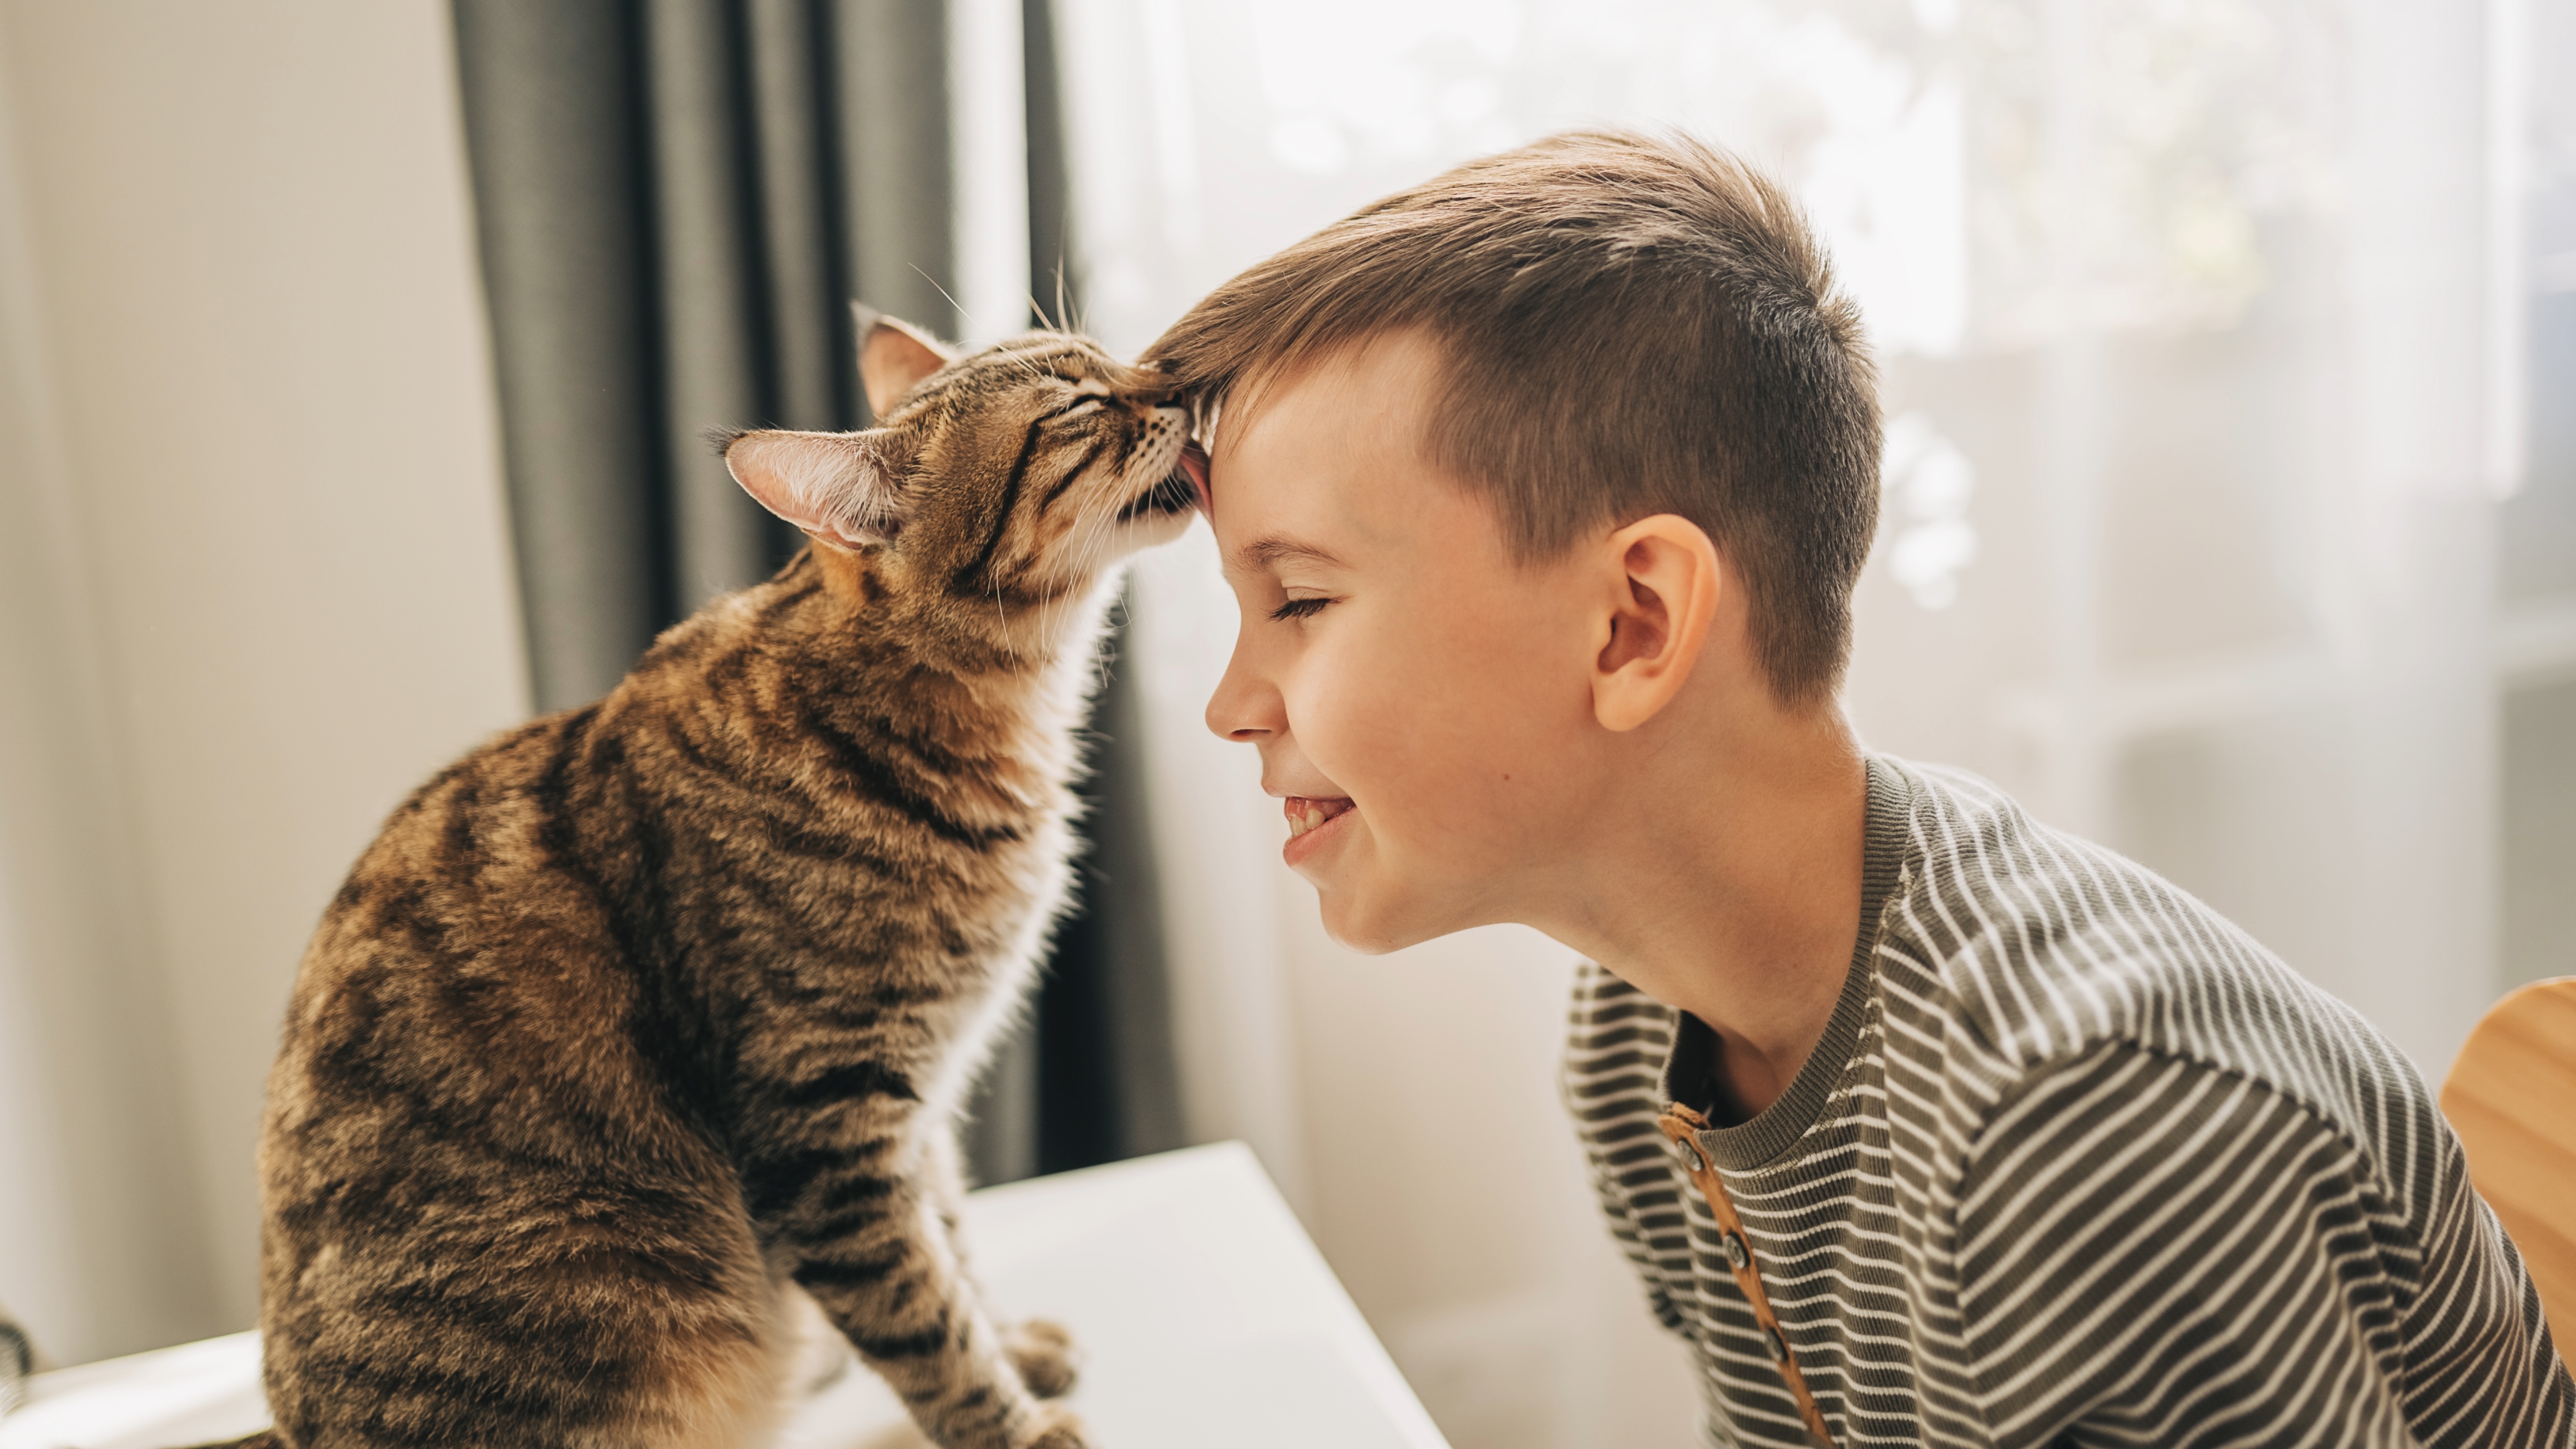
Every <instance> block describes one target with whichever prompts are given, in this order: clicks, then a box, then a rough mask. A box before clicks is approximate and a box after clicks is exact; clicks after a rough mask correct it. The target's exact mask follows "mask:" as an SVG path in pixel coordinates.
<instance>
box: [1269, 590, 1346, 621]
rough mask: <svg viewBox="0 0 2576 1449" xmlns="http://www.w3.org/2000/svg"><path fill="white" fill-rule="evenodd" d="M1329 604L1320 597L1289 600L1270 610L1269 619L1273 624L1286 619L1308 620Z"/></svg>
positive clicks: (1329, 600) (1325, 599)
mask: <svg viewBox="0 0 2576 1449" xmlns="http://www.w3.org/2000/svg"><path fill="white" fill-rule="evenodd" d="M1331 602H1332V600H1331V599H1329V598H1325V597H1322V596H1320V595H1319V596H1317V597H1315V598H1311V599H1290V600H1289V601H1288V602H1286V603H1284V604H1281V605H1280V606H1279V607H1278V608H1275V609H1273V610H1271V611H1270V618H1271V620H1272V621H1273V622H1274V623H1275V622H1280V621H1284V620H1288V619H1310V618H1313V617H1314V616H1315V615H1316V614H1317V613H1318V612H1320V611H1321V610H1322V609H1323V607H1324V606H1325V605H1326V604H1329V603H1331Z"/></svg>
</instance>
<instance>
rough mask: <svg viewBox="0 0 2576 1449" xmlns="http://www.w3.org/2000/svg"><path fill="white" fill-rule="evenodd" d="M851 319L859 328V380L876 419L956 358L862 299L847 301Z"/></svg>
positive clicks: (946, 348)
mask: <svg viewBox="0 0 2576 1449" xmlns="http://www.w3.org/2000/svg"><path fill="white" fill-rule="evenodd" d="M850 319H851V320H852V321H853V322H855V323H857V324H858V329H859V382H860V384H861V385H862V386H864V387H865V388H866V389H867V394H868V411H869V412H870V413H871V414H873V415H875V416H876V417H877V418H879V419H883V418H884V417H885V415H886V414H887V413H889V412H891V411H893V410H894V405H895V404H896V403H898V402H900V401H902V400H903V395H904V394H905V393H908V392H910V391H912V389H913V385H914V384H916V383H918V382H920V381H921V380H922V379H923V378H925V377H928V376H930V375H931V374H932V373H934V372H937V371H938V370H939V369H941V368H943V367H946V366H947V365H948V364H950V363H952V362H954V361H956V360H957V353H956V351H955V350H954V349H952V348H950V347H949V346H948V345H947V344H946V343H943V342H941V341H940V340H939V339H938V338H936V337H933V336H931V335H930V334H929V333H927V332H924V331H922V330H921V329H920V328H918V327H915V326H913V325H912V324H911V323H909V322H906V321H903V320H902V319H900V318H896V317H888V316H886V315H885V314H884V313H882V312H876V311H872V310H870V309H869V308H868V307H867V306H865V305H864V304H862V303H858V302H852V303H851V304H850Z"/></svg>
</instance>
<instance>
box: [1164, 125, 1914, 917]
mask: <svg viewBox="0 0 2576 1449" xmlns="http://www.w3.org/2000/svg"><path fill="white" fill-rule="evenodd" d="M1149 356H1151V357H1152V358H1154V359H1156V360H1159V361H1160V362H1161V363H1162V364H1163V365H1164V367H1165V368H1166V369H1168V370H1169V371H1170V372H1171V373H1172V374H1173V376H1174V378H1175V380H1176V381H1177V382H1179V383H1180V384H1181V385H1182V386H1184V387H1187V388H1190V389H1192V390H1193V391H1194V393H1195V394H1196V395H1197V397H1198V398H1199V400H1200V403H1201V406H1202V408H1203V409H1204V410H1206V411H1207V412H1208V413H1210V414H1212V415H1213V416H1214V417H1215V418H1216V419H1217V426H1216V428H1215V438H1214V443H1215V450H1214V459H1215V461H1214V472H1213V480H1212V497H1213V508H1212V510H1211V519H1212V522H1213V523H1214V525H1215V527H1216V530H1217V535H1218V541H1219V543H1220V546H1221V547H1222V548H1223V549H1224V550H1225V554H1226V566H1227V572H1228V575H1229V578H1230V579H1231V580H1232V582H1233V584H1234V586H1235V588H1236V591H1237V593H1238V596H1239V598H1240V599H1241V602H1242V604H1243V609H1244V614H1243V633H1242V636H1241V639H1240V641H1239V642H1238V645H1237V649H1236V655H1235V660H1234V664H1233V666H1232V668H1230V669H1229V671H1228V674H1227V678H1226V682H1225V684H1224V685H1223V686H1222V687H1221V688H1220V689H1219V691H1218V694H1217V696H1216V698H1215V699H1214V700H1212V701H1211V702H1210V704H1209V723H1210V725H1211V727H1213V728H1215V729H1216V730H1217V731H1218V732H1219V733H1220V734H1224V735H1226V736H1228V737H1229V738H1236V739H1243V740H1248V741H1252V742H1256V743H1259V744H1260V745H1261V746H1262V749H1263V757H1264V773H1265V783H1266V784H1267V786H1268V787H1269V788H1270V789H1271V791H1272V792H1273V793H1275V794H1283V795H1287V796H1289V797H1291V800H1290V810H1289V813H1290V820H1291V828H1292V829H1299V828H1300V827H1301V826H1303V825H1304V824H1305V822H1306V821H1308V820H1312V819H1314V818H1316V817H1317V816H1324V817H1326V818H1328V819H1329V820H1330V823H1329V824H1328V825H1326V826H1325V827H1324V828H1322V829H1320V830H1314V831H1312V832H1311V833H1301V834H1299V836H1298V837H1297V838H1294V839H1292V840H1291V841H1290V843H1289V850H1288V854H1289V857H1290V860H1291V863H1292V864H1294V865H1296V866H1297V867H1298V869H1299V870H1300V871H1301V872H1302V873H1304V874H1306V875H1307V876H1308V878H1309V879H1311V880H1313V881H1314V882H1315V883H1316V884H1317V886H1318V887H1319V888H1320V889H1321V890H1322V892H1323V894H1324V897H1325V913H1326V920H1327V923H1328V925H1330V926H1332V928H1333V929H1334V932H1335V934H1336V935H1338V936H1340V937H1341V938H1342V939H1344V940H1346V941H1349V942H1351V943H1353V944H1356V945H1361V946H1374V947H1380V948H1384V947H1392V946H1395V945H1401V944H1404V943H1406V942H1407V941H1411V940H1418V939H1422V938H1424V937H1427V936H1430V935H1435V934H1439V933H1441V932H1443V931H1447V930H1454V929H1458V928H1460V927H1462V926H1466V925H1472V924H1476V923H1478V922H1479V921H1484V920H1496V919H1528V916H1527V915H1526V914H1525V913H1524V912H1523V910H1522V909H1521V907H1520V905H1518V904H1516V903H1517V902H1521V901H1524V900H1526V898H1527V896H1528V893H1529V891H1530V890H1531V889H1533V888H1534V887H1535V882H1533V881H1532V880H1530V879H1528V876H1529V873H1530V872H1531V871H1532V870H1543V869H1547V868H1551V867H1561V866H1562V865H1563V864H1564V863H1566V861H1567V852H1569V851H1575V852H1579V851H1580V850H1581V849H1582V848H1583V836H1584V833H1585V831H1586V830H1587V829H1589V828H1590V827H1591V826H1592V825H1594V824H1596V823H1601V824H1606V823H1609V822H1608V821H1606V820H1605V816H1615V815H1616V814H1617V813H1618V807H1619V803H1620V802H1619V796H1620V792H1621V789H1622V788H1623V783H1624V781H1625V779H1626V778H1627V777H1632V776H1634V775H1635V774H1636V771H1635V770H1633V769H1631V768H1630V766H1631V765H1633V764H1634V763H1635V759H1634V756H1635V753H1636V752H1637V751H1638V750H1639V749H1640V748H1641V747H1642V748H1647V749H1652V750H1654V751H1656V752H1658V753H1660V754H1664V755H1669V754H1670V750H1669V744H1670V740H1669V739H1668V738H1667V737H1668V736H1672V735H1674V734H1675V733H1676V732H1679V733H1680V734H1684V735H1687V736H1688V737H1689V738H1691V739H1692V740H1694V741H1697V742H1699V743H1701V744H1706V743H1709V742H1710V741H1711V740H1712V739H1713V738H1715V737H1716V736H1722V735H1729V734H1733V733H1738V732H1740V731H1741V730H1742V729H1743V728H1746V727H1748V726H1749V725H1750V724H1752V723H1753V722H1755V719H1756V717H1759V719H1762V720H1770V721H1776V722H1780V723H1782V724H1795V723H1796V722H1798V721H1812V720H1814V719H1816V718H1818V717H1829V716H1830V715H1831V713H1832V708H1833V705H1832V701H1833V695H1834V692H1835V689H1836V687H1837V686H1838V684H1839V683H1840V679H1841V675H1842V670H1843V664H1844V660H1845V658H1846V656H1847V654H1848V652H1849V644H1850V632H1851V622H1850V620H1851V613H1850V598H1851V589H1852V584H1853V581H1854V579H1855V578H1856V576H1857V575H1858V573H1859V571H1860V567H1861V563H1862V560H1863V559H1864V557H1865V556H1866V554H1867V552H1868V548H1869V543H1870V539H1871V535H1872V533H1873V531H1874V528H1875V523H1876V517H1877V502H1878V452H1879V422H1878V408H1877V402H1876V397H1875V391H1874V385H1873V379H1872V375H1871V368H1870V363H1869V359H1868V356H1867V353H1866V351H1865V349H1864V347H1863V344H1862V341H1861V336H1860V325H1859V317H1858V314H1857V312H1856V310H1855V309H1854V308H1853V307H1852V306H1851V304H1850V303H1849V302H1848V301H1846V300H1844V299H1842V298H1841V297H1839V296H1838V295H1836V294H1835V292H1834V290H1833V282H1832V278H1831V275H1830V272H1829V270H1828V268H1827V266H1826V263H1825V260H1824V257H1823V255H1822V254H1821V252H1820V251H1819V250H1818V249H1817V247H1816V245H1815V243H1814V242H1813V240H1812V239H1811V238H1810V237H1809V236H1808V234H1807V231H1806V228H1805V225H1804V223H1803V221H1802V220H1801V218H1800V217H1799V215H1798V213H1797V211H1796V208H1795V207H1794V206H1793V205H1792V204H1791V203H1790V202H1789V201H1788V199H1787V197H1786V196H1785V195H1784V194H1783V193H1782V192H1781V191H1780V190H1779V189H1778V188H1777V187H1776V186H1775V185H1773V184H1772V183H1771V182H1769V181H1768V180H1766V179H1765V178H1763V177H1761V176H1759V175H1758V174H1756V173H1754V172H1753V171H1751V170H1750V169H1748V168H1746V167H1745V166H1743V165H1742V164H1741V163H1739V162H1737V161H1736V160H1734V159H1733V158H1732V157H1729V156H1727V155H1725V154H1723V153H1721V152H1718V151H1716V150H1714V149H1712V148H1709V147H1707V146H1704V145H1701V144H1699V143H1696V142H1693V141H1690V140H1687V139H1682V138H1678V137H1670V138H1653V137H1646V136H1641V135H1634V134H1625V133H1611V132H1582V133H1575V134H1569V135H1563V136H1557V137H1553V138H1550V139H1548V140H1545V141H1541V142H1539V143H1537V144H1535V145H1531V146H1528V147H1524V148H1522V149H1520V150H1517V151H1511V152H1506V153H1504V154H1502V155H1499V156H1493V157H1488V158H1486V159H1483V160H1480V161H1475V162H1470V163H1468V164H1467V165H1464V166H1461V167H1459V168H1457V169H1456V170H1453V171H1451V172H1449V173H1447V174H1445V175H1442V176H1439V177H1436V178H1434V179H1432V180H1430V181H1428V182H1425V183H1424V184H1422V185H1421V186H1418V187H1415V188H1413V189H1412V190H1409V191H1406V192H1402V193H1399V194H1397V195H1395V196H1392V197H1389V198H1387V199H1385V200H1383V201H1380V202H1377V203H1375V204H1374V205H1371V206H1369V207H1366V208H1364V209H1362V210H1361V211H1359V212H1357V213H1355V214H1353V215H1352V216H1350V217H1347V218H1345V219H1344V220H1342V221H1340V222H1337V223H1335V224H1334V225H1332V226H1330V227H1327V228H1325V229H1324V230H1323V231H1321V232H1319V233H1317V234H1316V235H1315V236H1313V237H1310V238H1308V239H1307V240H1306V241H1303V242H1300V243H1299V244H1297V245H1296V246H1293V247H1290V248H1289V249H1288V250H1286V251H1284V252H1282V253H1280V254H1279V255H1278V256H1275V257H1273V258H1271V259H1270V260H1269V261H1266V262H1263V263H1261V264H1260V265H1258V266H1255V267H1253V268H1252V269H1250V270H1249V271H1247V272H1245V273H1244V274H1242V275H1241V276H1239V277H1237V278H1235V279H1234V280H1233V281H1231V282H1228V283H1227V284H1226V285H1224V286H1223V287H1221V288H1219V289H1218V290H1217V291H1216V292H1214V293H1213V294H1211V295H1210V296H1209V297H1208V298H1207V299H1206V300H1204V301H1202V302H1201V303H1199V304H1198V306H1196V307H1195V308H1193V309H1191V311H1190V313H1189V314H1188V315H1187V316H1185V317H1183V318H1182V319H1181V320H1180V321H1179V322H1178V323H1176V324H1175V325H1174V326H1173V327H1172V329H1171V330H1170V331H1169V332H1167V333H1165V334H1164V335H1163V337H1162V338H1161V340H1159V341H1158V342H1157V343H1156V344H1155V345H1154V347H1153V348H1152V349H1151V351H1150V354H1149ZM1694 673H1696V674H1698V675H1699V676H1700V677H1699V679H1698V681H1697V682H1696V683H1692V682H1691V681H1692V676H1693V675H1694ZM1686 685H1687V686H1688V687H1687V688H1685V686H1686ZM1354 807H1355V808H1354ZM1563 873H1564V872H1562V870H1561V869H1560V870H1559V874H1563Z"/></svg>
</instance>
